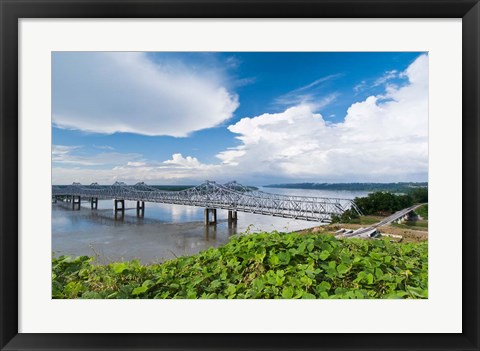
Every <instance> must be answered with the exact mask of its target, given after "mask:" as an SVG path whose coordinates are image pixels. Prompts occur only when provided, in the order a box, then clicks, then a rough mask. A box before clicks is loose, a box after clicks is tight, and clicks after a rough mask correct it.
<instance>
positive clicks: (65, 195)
mask: <svg viewBox="0 0 480 351" xmlns="http://www.w3.org/2000/svg"><path fill="white" fill-rule="evenodd" d="M52 197H53V199H54V201H57V199H58V198H62V199H63V200H64V201H65V200H66V201H67V202H69V203H71V204H72V206H71V208H72V210H76V209H78V210H79V209H80V203H81V199H82V198H88V199H89V201H90V203H91V208H92V209H97V205H98V199H113V201H114V209H115V214H117V213H120V214H121V215H122V216H123V215H124V212H125V201H126V200H129V201H136V202H137V216H142V217H143V215H144V213H145V202H157V203H165V204H176V205H187V206H199V207H203V208H205V224H214V223H216V222H217V209H224V210H228V221H229V222H232V221H236V220H237V212H247V213H255V214H261V215H267V216H274V217H283V218H293V219H300V220H306V221H316V222H329V221H330V219H331V216H332V215H341V214H342V213H343V212H344V211H346V210H348V209H350V208H352V209H354V210H355V211H356V212H358V213H359V214H361V212H360V210H359V209H358V207H357V206H356V205H355V203H354V202H353V201H352V200H350V199H340V198H327V197H311V196H290V195H279V194H271V193H266V192H263V191H258V190H253V189H252V188H250V187H246V186H243V185H241V184H239V183H237V182H229V183H226V184H217V183H216V182H213V181H206V182H205V183H203V184H201V185H198V186H195V187H192V188H188V189H185V190H181V191H165V190H159V189H157V188H155V187H152V186H148V185H146V184H145V183H143V182H141V183H137V184H135V185H126V184H125V183H122V182H115V183H114V184H113V185H108V186H107V185H98V184H97V183H92V184H91V185H81V184H79V183H73V184H72V185H53V186H52Z"/></svg>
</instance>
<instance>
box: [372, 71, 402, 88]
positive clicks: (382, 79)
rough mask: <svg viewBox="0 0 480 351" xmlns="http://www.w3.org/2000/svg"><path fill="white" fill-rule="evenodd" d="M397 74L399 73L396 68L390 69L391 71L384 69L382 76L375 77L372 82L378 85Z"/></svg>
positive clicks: (375, 85)
mask: <svg viewBox="0 0 480 351" xmlns="http://www.w3.org/2000/svg"><path fill="white" fill-rule="evenodd" d="M398 76H399V73H398V71H397V70H395V69H394V70H391V71H386V72H385V73H384V74H383V76H381V77H380V78H378V79H376V80H375V81H374V82H373V86H374V87H378V86H379V85H383V84H385V83H387V82H388V81H389V80H390V79H393V78H397V77H398Z"/></svg>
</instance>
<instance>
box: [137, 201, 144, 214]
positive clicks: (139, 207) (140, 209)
mask: <svg viewBox="0 0 480 351" xmlns="http://www.w3.org/2000/svg"><path fill="white" fill-rule="evenodd" d="M144 215H145V201H137V217H143V216H144Z"/></svg>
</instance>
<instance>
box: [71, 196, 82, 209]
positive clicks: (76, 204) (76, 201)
mask: <svg viewBox="0 0 480 351" xmlns="http://www.w3.org/2000/svg"><path fill="white" fill-rule="evenodd" d="M80 202H81V198H80V196H75V195H72V211H75V207H77V210H78V211H80Z"/></svg>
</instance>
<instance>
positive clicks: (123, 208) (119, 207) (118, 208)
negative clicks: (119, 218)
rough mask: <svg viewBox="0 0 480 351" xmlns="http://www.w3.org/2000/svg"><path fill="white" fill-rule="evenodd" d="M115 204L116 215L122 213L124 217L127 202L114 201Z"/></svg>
mask: <svg viewBox="0 0 480 351" xmlns="http://www.w3.org/2000/svg"><path fill="white" fill-rule="evenodd" d="M113 202H114V204H115V215H116V214H117V212H119V211H120V212H122V215H123V214H124V213H125V200H117V199H115V200H113ZM119 205H120V206H119Z"/></svg>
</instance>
